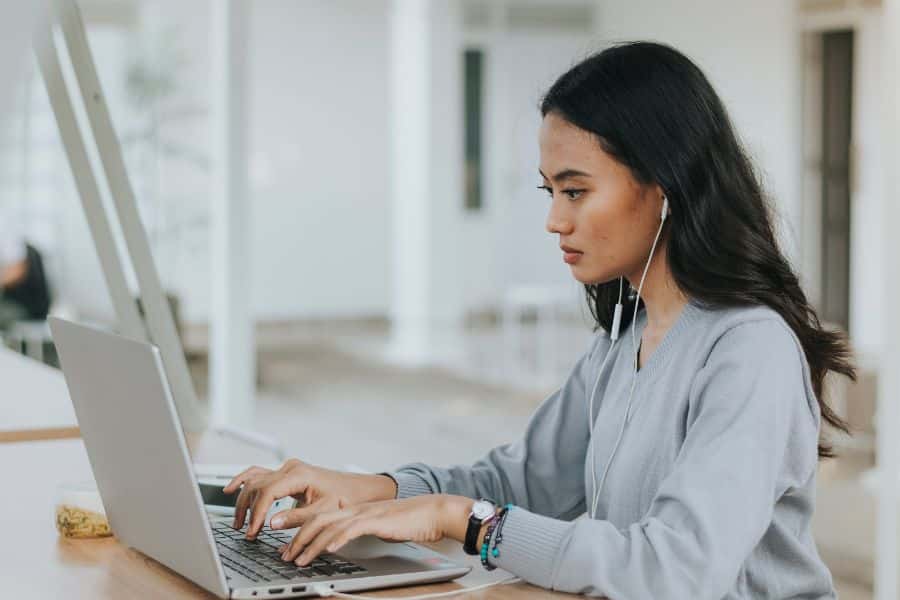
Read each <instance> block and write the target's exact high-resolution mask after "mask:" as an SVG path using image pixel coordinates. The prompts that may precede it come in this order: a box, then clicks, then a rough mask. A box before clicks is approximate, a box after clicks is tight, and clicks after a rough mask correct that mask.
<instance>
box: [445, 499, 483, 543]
mask: <svg viewBox="0 0 900 600" xmlns="http://www.w3.org/2000/svg"><path fill="white" fill-rule="evenodd" d="M435 501H436V502H437V503H438V505H437V506H438V512H439V515H440V522H441V530H442V532H443V534H444V537H449V538H452V539H454V540H456V541H457V542H460V543H464V542H465V541H466V529H467V528H468V527H469V515H470V514H471V513H472V505H473V504H475V501H474V500H472V499H471V498H466V497H465V496H452V495H450V494H436V495H435Z"/></svg>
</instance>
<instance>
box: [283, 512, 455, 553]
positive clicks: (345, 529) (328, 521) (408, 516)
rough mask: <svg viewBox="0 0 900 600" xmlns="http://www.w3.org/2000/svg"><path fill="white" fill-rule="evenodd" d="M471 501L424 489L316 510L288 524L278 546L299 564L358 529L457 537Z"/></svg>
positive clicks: (416, 538) (402, 536) (430, 538)
mask: <svg viewBox="0 0 900 600" xmlns="http://www.w3.org/2000/svg"><path fill="white" fill-rule="evenodd" d="M472 503H473V500H472V499H470V498H465V497H462V496H450V495H446V494H427V495H424V496H415V497H413V498H404V499H402V500H385V501H381V502H370V503H366V504H357V505H353V506H349V507H347V508H343V509H340V510H333V511H328V512H320V513H318V514H315V515H312V516H310V517H309V518H308V519H306V520H305V521H301V522H296V521H295V522H292V523H290V524H289V525H288V527H296V526H298V525H302V527H301V528H300V531H299V532H298V533H297V535H295V536H294V539H293V540H291V542H290V543H289V544H287V545H286V546H284V547H283V548H281V551H282V558H283V559H284V560H286V561H289V560H292V561H294V562H295V563H296V564H298V565H301V566H305V565H307V564H309V563H310V562H311V561H312V560H313V559H314V558H316V557H317V556H318V555H319V554H321V553H322V552H337V551H338V550H339V549H340V548H342V547H343V546H344V545H345V544H346V543H347V542H349V541H351V540H354V539H356V538H358V537H360V536H363V535H375V536H377V537H379V538H381V539H383V540H387V541H396V542H406V541H412V542H436V541H438V540H440V539H442V538H444V537H445V536H450V537H454V538H455V539H458V540H460V541H462V539H461V538H462V536H464V535H465V529H466V524H467V522H468V517H469V512H470V511H471V508H472ZM460 532H461V533H460Z"/></svg>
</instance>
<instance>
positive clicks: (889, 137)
mask: <svg viewBox="0 0 900 600" xmlns="http://www.w3.org/2000/svg"><path fill="white" fill-rule="evenodd" d="M883 10H884V19H883V20H882V26H883V31H882V38H881V40H882V44H883V48H884V53H883V55H882V58H883V62H882V75H883V79H882V84H883V90H884V97H883V101H884V105H883V111H884V112H883V115H884V118H883V127H884V152H885V161H884V165H885V167H886V168H885V176H886V181H885V202H884V210H885V215H884V217H885V218H884V221H883V227H884V228H885V229H884V237H883V240H884V248H883V251H882V253H881V261H880V262H881V264H882V265H883V272H882V274H881V277H882V280H883V282H884V294H885V297H884V304H883V306H884V307H885V311H884V321H883V327H884V331H885V335H884V345H883V354H882V356H881V358H880V360H879V361H878V363H879V364H880V365H881V368H880V369H879V371H878V414H877V416H876V425H877V428H878V448H877V463H878V464H877V467H878V473H879V474H880V475H881V476H880V477H879V479H880V482H879V483H880V485H879V486H878V515H877V521H876V523H877V525H876V548H875V590H874V591H875V598H876V600H896V598H898V597H900V584H898V579H897V572H898V569H897V565H898V559H900V554H898V530H897V524H898V514H897V513H898V511H900V505H898V497H900V494H898V482H900V445H898V439H900V437H898V436H900V370H898V369H897V365H900V313H898V311H897V310H896V309H892V308H891V307H896V306H897V299H898V298H900V261H897V260H896V257H897V255H898V253H900V247H898V245H897V243H896V241H895V240H896V239H897V224H898V223H900V203H898V202H897V198H898V196H900V174H898V167H900V106H898V102H900V74H898V69H900V41H898V38H900V0H884V4H883Z"/></svg>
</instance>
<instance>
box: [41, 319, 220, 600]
mask: <svg viewBox="0 0 900 600" xmlns="http://www.w3.org/2000/svg"><path fill="white" fill-rule="evenodd" d="M48 322H49V323H50V330H51V331H52V333H53V340H54V342H55V343H56V346H57V349H58V352H59V358H60V363H61V364H62V367H63V372H64V374H65V379H66V384H67V385H68V388H69V395H70V396H71V398H72V403H73V404H74V407H75V415H76V417H77V418H78V425H79V427H80V428H81V435H82V438H83V439H84V445H85V447H86V448H87V453H88V458H89V459H90V463H91V468H92V469H93V471H94V477H95V479H96V481H97V487H98V489H99V491H100V496H101V497H102V498H103V505H104V508H105V509H106V513H107V516H108V518H109V522H110V526H111V527H112V529H113V532H114V533H115V535H116V536H117V537H118V538H119V539H120V540H121V541H122V542H123V543H125V544H126V545H128V546H131V547H133V548H135V549H137V550H139V551H141V552H143V553H144V554H146V555H148V556H150V557H152V558H154V559H156V560H157V561H159V562H161V563H162V564H164V565H166V566H167V567H169V568H171V569H173V570H174V571H177V572H178V573H180V574H182V575H184V576H185V577H187V578H188V579H190V580H192V581H193V582H195V583H196V584H198V585H200V586H202V587H204V588H206V589H207V590H209V591H211V592H213V593H214V594H217V595H218V596H221V597H227V596H228V586H227V585H226V583H225V574H224V572H223V571H222V567H221V564H220V562H219V559H218V556H217V554H216V551H215V548H214V546H213V543H212V534H211V532H210V525H209V520H208V518H207V516H206V513H205V512H204V508H203V501H202V499H201V497H200V491H199V489H198V487H197V483H196V481H195V478H194V474H193V472H192V470H191V462H190V458H189V454H188V450H187V445H186V443H185V439H184V435H183V433H182V431H181V428H180V426H179V425H178V419H177V417H176V412H175V405H174V403H173V401H172V396H171V394H170V392H169V389H168V386H167V385H166V383H165V382H166V377H165V374H164V371H163V365H162V361H161V360H160V355H159V350H157V349H156V348H155V347H154V346H152V345H150V344H146V343H142V342H136V341H134V340H130V339H126V338H123V337H120V336H117V335H113V334H111V333H107V332H104V331H100V330H97V329H93V328H90V327H85V326H83V325H77V324H75V323H71V322H68V321H64V320H62V319H57V318H52V317H51V318H50V319H48Z"/></svg>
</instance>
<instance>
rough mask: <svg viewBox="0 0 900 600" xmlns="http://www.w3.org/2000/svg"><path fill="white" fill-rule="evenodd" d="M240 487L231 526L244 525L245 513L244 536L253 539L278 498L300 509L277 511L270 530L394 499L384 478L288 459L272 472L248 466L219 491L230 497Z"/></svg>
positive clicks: (391, 487) (392, 485)
mask: <svg viewBox="0 0 900 600" xmlns="http://www.w3.org/2000/svg"><path fill="white" fill-rule="evenodd" d="M241 485H243V488H242V489H241V493H240V495H239V496H238V499H237V502H236V504H235V511H234V524H233V525H234V527H235V528H236V529H240V528H241V527H243V526H244V520H245V517H246V515H247V510H250V522H249V524H248V526H247V537H248V538H255V537H256V535H257V534H258V533H259V530H260V529H261V528H262V526H263V522H264V520H265V518H266V513H267V512H268V510H269V508H270V507H271V506H272V504H273V503H274V502H275V501H276V500H279V499H281V498H285V497H287V496H293V497H294V498H295V499H296V500H298V501H299V502H301V503H303V504H304V506H303V507H302V508H297V509H292V510H285V511H281V512H280V513H278V514H277V515H275V516H273V517H272V523H271V526H272V528H273V529H287V528H289V527H293V525H289V524H288V523H291V522H294V521H296V520H297V519H298V518H307V517H308V516H309V515H312V514H316V513H320V512H328V511H335V510H340V509H343V508H345V507H349V506H353V505H356V504H360V503H363V502H373V501H378V500H387V499H392V498H394V497H396V495H397V487H396V484H395V483H394V481H393V480H392V479H391V478H390V477H387V476H385V475H366V474H357V473H342V472H341V471H332V470H330V469H323V468H321V467H316V466H314V465H310V464H307V463H304V462H303V461H300V460H297V459H295V458H294V459H290V460H288V461H287V462H285V463H284V464H283V465H282V466H281V468H280V469H277V470H275V471H273V470H271V469H264V468H262V467H250V468H249V469H247V470H245V471H244V472H242V473H240V474H239V475H237V476H236V477H235V478H234V479H232V480H231V482H229V484H228V485H226V486H225V487H224V488H223V491H224V492H225V493H226V494H233V493H234V492H236V491H237V490H238V488H240V486H241Z"/></svg>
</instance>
